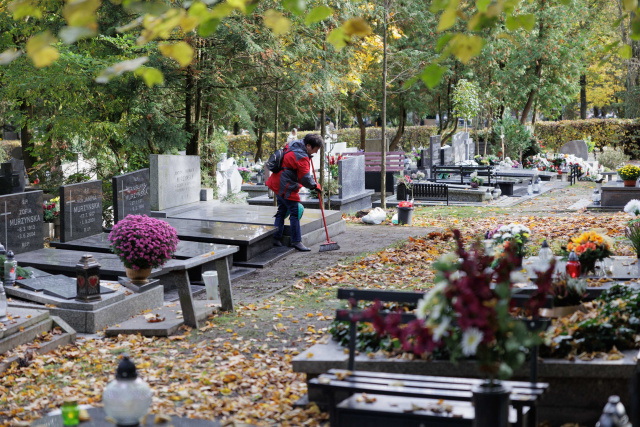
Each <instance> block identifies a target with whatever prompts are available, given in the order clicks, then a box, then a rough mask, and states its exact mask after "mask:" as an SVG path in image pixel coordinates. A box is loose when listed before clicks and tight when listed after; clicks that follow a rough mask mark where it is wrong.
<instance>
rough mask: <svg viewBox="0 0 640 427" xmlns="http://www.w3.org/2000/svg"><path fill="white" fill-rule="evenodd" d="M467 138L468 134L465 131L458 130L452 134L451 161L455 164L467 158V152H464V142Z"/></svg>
mask: <svg viewBox="0 0 640 427" xmlns="http://www.w3.org/2000/svg"><path fill="white" fill-rule="evenodd" d="M468 138H469V134H468V133H467V132H458V133H456V134H455V135H453V138H452V139H451V146H452V150H453V162H454V163H455V164H458V163H460V162H463V161H465V160H467V155H468V153H467V152H466V151H467V150H466V145H467V144H466V143H467V139H468Z"/></svg>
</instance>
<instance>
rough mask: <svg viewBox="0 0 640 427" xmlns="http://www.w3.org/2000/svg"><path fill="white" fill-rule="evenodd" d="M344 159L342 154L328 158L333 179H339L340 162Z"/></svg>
mask: <svg viewBox="0 0 640 427" xmlns="http://www.w3.org/2000/svg"><path fill="white" fill-rule="evenodd" d="M342 159H343V157H342V154H338V156H327V163H329V172H330V173H331V177H332V178H334V179H335V178H337V177H338V162H339V161H340V160H342Z"/></svg>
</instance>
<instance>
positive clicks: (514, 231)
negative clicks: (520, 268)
mask: <svg viewBox="0 0 640 427" xmlns="http://www.w3.org/2000/svg"><path fill="white" fill-rule="evenodd" d="M529 236H531V230H530V229H529V227H526V226H524V225H522V224H518V223H511V224H509V225H500V226H499V227H497V228H496V229H495V230H492V231H489V232H488V233H487V234H486V236H485V237H486V238H487V239H491V243H492V246H493V247H494V248H495V249H497V252H504V250H505V248H506V247H507V246H511V247H513V248H514V253H515V254H516V255H517V256H519V257H521V258H522V257H524V255H525V245H526V244H527V242H528V241H529Z"/></svg>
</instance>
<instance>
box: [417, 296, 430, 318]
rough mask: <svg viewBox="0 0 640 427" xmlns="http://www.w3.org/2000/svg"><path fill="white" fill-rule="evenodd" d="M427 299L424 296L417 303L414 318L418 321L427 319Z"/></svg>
mask: <svg viewBox="0 0 640 427" xmlns="http://www.w3.org/2000/svg"><path fill="white" fill-rule="evenodd" d="M428 304H429V299H428V298H427V297H426V295H425V296H424V297H423V298H422V299H421V300H420V301H418V306H417V307H416V313H415V314H416V317H417V318H418V319H422V320H424V319H426V318H427V314H428V313H429V305H428Z"/></svg>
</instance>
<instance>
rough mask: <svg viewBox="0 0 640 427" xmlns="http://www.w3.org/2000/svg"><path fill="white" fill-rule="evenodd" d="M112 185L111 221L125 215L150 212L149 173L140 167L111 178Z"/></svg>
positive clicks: (116, 220)
mask: <svg viewBox="0 0 640 427" xmlns="http://www.w3.org/2000/svg"><path fill="white" fill-rule="evenodd" d="M111 183H112V186H113V193H114V195H113V221H114V222H118V221H120V220H121V219H123V218H124V217H125V216H127V215H149V213H150V212H151V174H150V172H149V169H140V170H137V171H135V172H130V173H125V174H124V175H119V176H114V177H113V178H112V179H111Z"/></svg>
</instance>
